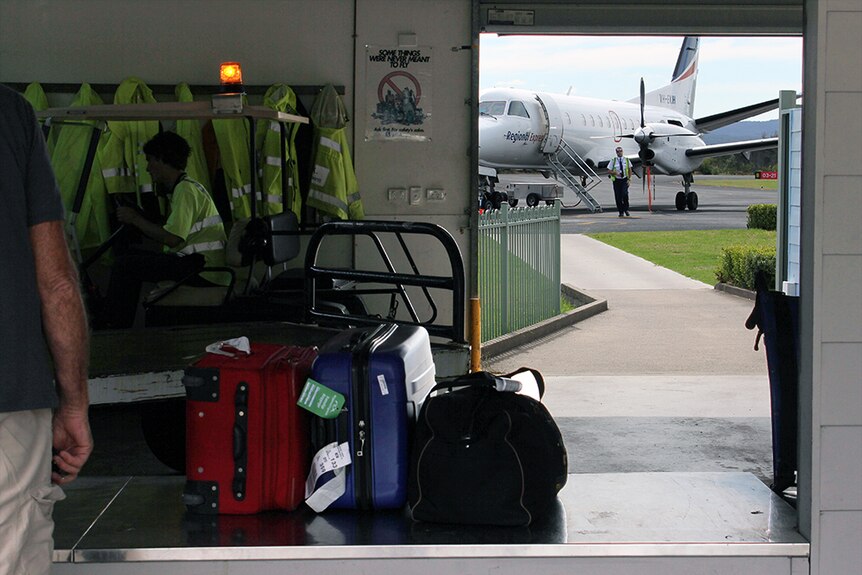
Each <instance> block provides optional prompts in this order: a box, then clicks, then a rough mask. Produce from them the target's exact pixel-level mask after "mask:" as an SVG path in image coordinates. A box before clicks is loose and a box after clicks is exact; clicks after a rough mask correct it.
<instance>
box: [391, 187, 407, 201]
mask: <svg viewBox="0 0 862 575" xmlns="http://www.w3.org/2000/svg"><path fill="white" fill-rule="evenodd" d="M406 200H407V190H405V189H404V188H389V201H390V202H404V201H406Z"/></svg>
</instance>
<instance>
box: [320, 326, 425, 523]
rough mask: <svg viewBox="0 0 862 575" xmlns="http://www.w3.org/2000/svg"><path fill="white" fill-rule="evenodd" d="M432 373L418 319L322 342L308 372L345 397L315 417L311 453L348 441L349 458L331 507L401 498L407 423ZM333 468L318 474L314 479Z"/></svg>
mask: <svg viewBox="0 0 862 575" xmlns="http://www.w3.org/2000/svg"><path fill="white" fill-rule="evenodd" d="M434 375H435V370H434V360H433V357H432V355H431V343H430V339H429V336H428V331H427V330H426V329H425V328H424V327H420V326H414V325H401V324H382V325H378V326H373V327H364V328H356V329H349V330H346V331H344V332H342V333H341V334H338V335H337V336H335V337H334V338H332V339H331V340H330V341H328V342H327V343H326V344H324V345H323V346H322V347H321V348H320V350H319V353H318V357H317V358H316V359H315V361H314V365H313V366H312V370H311V378H312V379H314V380H315V381H317V382H319V383H321V384H323V385H324V386H326V387H328V388H330V389H332V390H334V391H337V392H338V393H341V394H342V395H344V396H345V398H346V401H345V404H344V407H343V408H342V410H341V413H340V414H339V415H338V417H336V418H334V419H323V418H320V417H314V418H313V421H312V427H311V440H312V446H313V450H312V453H316V452H317V451H318V450H319V449H320V448H322V447H323V446H325V445H328V444H330V443H332V442H336V443H339V444H340V443H343V442H347V443H348V449H349V453H350V456H351V460H352V461H351V463H350V464H349V465H348V466H347V468H346V478H345V487H344V492H343V493H342V494H341V495H340V496H339V497H338V498H337V499H335V501H333V502H332V504H331V505H330V508H334V509H393V508H399V507H402V506H403V505H404V504H405V503H406V501H407V471H408V466H409V454H408V450H409V447H410V443H411V439H412V437H411V434H412V428H413V426H414V424H415V418H416V416H417V415H418V413H419V408H420V407H421V403H422V402H423V401H424V399H425V397H426V396H427V395H428V393H429V391H430V390H431V388H433V387H434V383H435V382H434ZM332 475H333V474H332V472H328V473H326V474H324V475H323V476H322V477H321V478H320V479H319V480H318V482H317V484H318V486H319V485H321V484H323V483H324V482H326V481H327V480H329V479H331V476H332Z"/></svg>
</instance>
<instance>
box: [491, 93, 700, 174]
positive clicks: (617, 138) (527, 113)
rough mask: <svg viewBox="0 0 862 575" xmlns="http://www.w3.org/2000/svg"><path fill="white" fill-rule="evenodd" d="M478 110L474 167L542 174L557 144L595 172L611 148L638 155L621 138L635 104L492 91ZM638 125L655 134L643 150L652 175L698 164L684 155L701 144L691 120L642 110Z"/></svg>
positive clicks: (636, 115) (629, 128) (634, 117)
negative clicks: (646, 151) (649, 159)
mask: <svg viewBox="0 0 862 575" xmlns="http://www.w3.org/2000/svg"><path fill="white" fill-rule="evenodd" d="M479 107H480V111H481V112H482V113H481V114H480V118H479V165H480V166H484V167H489V168H494V169H496V170H498V171H507V170H537V171H542V170H547V169H548V160H547V155H548V154H549V153H553V152H554V151H555V150H556V148H557V147H558V146H559V140H563V141H565V143H566V144H568V146H570V147H571V148H572V149H573V150H574V151H575V152H576V153H577V154H578V155H579V156H580V157H581V158H582V159H583V160H584V161H586V162H587V163H588V164H589V165H590V166H591V167H593V169H596V170H597V171H601V166H604V164H605V163H606V162H607V161H608V160H609V159H611V158H613V157H614V156H615V151H614V150H615V149H616V147H617V146H621V147H622V148H623V150H624V153H625V155H626V156H630V157H632V156H637V154H638V150H639V146H638V144H637V143H636V142H635V140H634V139H633V138H631V137H626V138H624V137H622V136H623V135H625V134H628V135H631V134H633V133H636V131H637V130H638V129H640V121H641V120H640V106H639V104H637V103H631V102H623V101H618V100H601V99H596V98H585V97H579V96H563V95H560V94H548V93H542V92H532V91H529V90H519V89H514V88H495V89H491V90H487V91H484V92H483V93H482V94H481V96H480V98H479ZM644 122H645V127H644V130H645V131H647V132H649V131H650V130H651V131H652V132H653V133H655V134H657V135H656V136H655V137H654V138H653V139H652V140H651V143H650V146H649V147H650V149H651V150H653V151H654V152H655V158H654V159H653V160H652V163H653V170H654V171H655V172H657V173H662V174H668V175H674V174H687V173H690V172H692V171H693V170H694V169H695V168H697V167H698V166H699V165H700V163H701V161H702V160H701V159H698V158H689V157H687V156H686V154H685V151H686V150H687V149H689V148H692V147H695V146H702V145H703V140H701V139H700V138H699V137H698V136H697V135H696V134H697V132H696V127H695V124H694V120H693V119H692V118H690V117H688V116H685V115H684V114H681V113H679V112H676V111H674V110H671V109H666V108H660V107H657V106H645V107H644ZM661 134H681V135H677V136H673V137H662V136H660V135H661ZM570 168H575V166H570ZM572 171H578V170H576V169H573V170H572Z"/></svg>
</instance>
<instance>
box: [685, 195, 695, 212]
mask: <svg viewBox="0 0 862 575" xmlns="http://www.w3.org/2000/svg"><path fill="white" fill-rule="evenodd" d="M685 203H686V205H687V206H688V209H689V210H691V211H692V212H693V211H695V210H696V209H697V193H695V192H691V193H689V194H688V197H687V198H686V199H685Z"/></svg>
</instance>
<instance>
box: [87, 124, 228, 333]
mask: <svg viewBox="0 0 862 575" xmlns="http://www.w3.org/2000/svg"><path fill="white" fill-rule="evenodd" d="M143 151H144V153H145V154H146V158H147V170H148V171H149V173H150V174H151V175H152V177H153V181H155V182H156V184H158V187H159V189H160V190H164V191H165V192H167V194H168V195H169V196H170V214H169V215H168V219H167V222H166V223H165V225H164V226H161V225H159V224H157V223H155V222H152V221H150V220H148V219H147V218H146V217H144V216H143V215H142V213H141V212H140V211H139V210H137V209H135V208H133V207H120V208H117V219H118V220H119V221H120V222H122V223H124V224H126V225H130V226H134V227H135V228H137V229H138V230H140V231H141V232H142V233H143V234H144V235H146V236H147V237H149V238H150V239H152V240H154V241H156V242H157V243H159V244H162V245H163V246H164V247H163V251H161V252H151V251H143V250H138V251H131V250H130V251H129V252H127V253H125V254H123V255H120V256H118V257H117V259H116V262H115V263H114V266H113V267H112V269H111V279H110V282H109V284H108V292H107V295H106V296H105V300H104V302H103V304H102V310H101V313H100V315H99V321H97V322H96V324H97V327H110V328H122V327H131V326H132V325H133V323H134V319H135V314H136V312H137V307H138V300H139V297H140V290H141V285H142V283H143V282H158V281H162V280H180V279H183V278H186V277H188V276H190V275H193V274H195V273H196V272H199V271H200V270H201V269H202V268H203V267H204V266H207V267H213V266H224V247H225V244H226V242H227V237H226V236H225V231H224V225H223V224H222V220H221V217H220V216H219V213H218V210H216V206H215V203H214V202H213V200H212V197H210V195H209V193H208V192H207V191H206V190H205V189H204V187H203V186H202V185H200V184H199V183H198V182H195V181H194V180H192V179H190V178H189V177H188V176H187V175H186V173H185V171H184V170H185V167H186V165H187V162H188V158H189V154H190V152H191V150H190V148H189V145H188V143H187V142H186V141H185V140H184V139H183V138H182V137H181V136H178V135H177V134H175V133H174V132H161V133H159V134H157V135H156V136H154V137H153V138H152V139H151V140H149V141H148V142H147V143H146V144H145V145H144V147H143ZM229 283H230V275H229V274H227V273H226V272H204V273H201V274H200V275H199V276H198V277H197V278H195V280H194V281H193V282H191V283H190V284H189V285H197V286H211V285H221V286H227V285H228V284H229Z"/></svg>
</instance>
